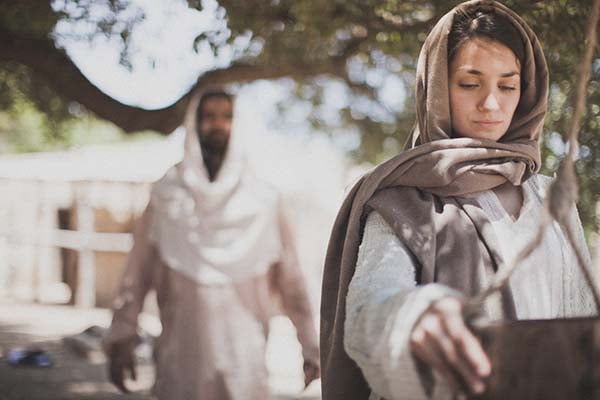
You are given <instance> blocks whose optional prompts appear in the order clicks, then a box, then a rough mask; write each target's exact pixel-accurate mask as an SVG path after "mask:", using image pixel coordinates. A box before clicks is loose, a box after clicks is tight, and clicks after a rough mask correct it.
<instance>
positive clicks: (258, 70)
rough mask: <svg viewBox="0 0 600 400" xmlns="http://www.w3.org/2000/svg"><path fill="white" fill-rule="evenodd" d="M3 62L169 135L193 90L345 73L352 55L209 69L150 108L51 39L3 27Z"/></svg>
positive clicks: (102, 110) (136, 125)
mask: <svg viewBox="0 0 600 400" xmlns="http://www.w3.org/2000/svg"><path fill="white" fill-rule="evenodd" d="M0 36H1V37H2V38H3V40H2V41H0V62H16V63H20V64H22V65H25V66H27V67H28V68H29V69H30V70H31V71H32V72H33V73H34V74H35V75H36V76H37V77H39V78H42V79H43V80H44V81H45V82H47V84H48V85H49V86H50V87H52V88H53V89H54V90H55V91H56V92H57V93H58V94H59V95H60V96H61V97H63V98H65V99H68V100H73V101H76V102H78V103H80V104H82V105H83V106H85V107H86V108H87V109H89V110H90V111H92V112H93V113H94V114H96V115H97V116H98V117H100V118H103V119H106V120H108V121H111V122H113V123H114V124H115V125H117V126H119V127H120V128H121V129H123V130H124V131H125V132H127V133H130V132H135V131H139V130H146V129H149V130H155V131H157V132H160V133H163V134H168V133H170V132H172V131H173V130H174V129H175V128H177V127H178V126H179V125H180V124H181V122H182V121H183V118H184V114H185V110H186V106H187V103H188V101H189V97H190V94H191V93H193V92H197V91H202V90H204V89H205V88H207V87H209V86H218V85H226V84H230V83H234V82H236V83H244V82H251V81H254V80H258V79H279V78H283V77H293V78H302V77H308V76H314V75H323V74H331V75H336V76H343V74H344V70H345V61H346V58H347V55H341V56H339V57H333V58H331V59H330V62H328V63H323V64H318V65H317V64H311V65H298V64H289V65H279V66H278V65H267V66H261V65H252V64H245V63H234V64H232V65H231V66H229V67H227V68H222V69H216V70H212V71H208V72H206V73H205V74H203V75H202V76H200V77H199V78H198V80H197V82H196V84H195V85H194V86H193V87H191V88H190V90H189V91H188V92H187V93H186V94H185V95H183V96H182V97H181V98H180V99H179V100H177V101H176V102H175V103H174V104H172V105H171V106H169V107H165V108H162V109H158V110H146V109H143V108H139V107H133V106H129V105H126V104H123V103H121V102H119V101H117V100H115V99H113V98H111V97H110V96H108V95H106V94H105V93H103V92H102V91H100V90H99V89H98V88H97V87H96V86H94V85H93V84H92V83H91V82H90V81H89V80H88V79H87V78H86V77H85V76H84V75H83V74H82V73H81V71H80V70H79V69H78V68H77V66H76V65H75V64H74V63H73V61H71V59H69V57H68V56H67V55H66V54H65V52H64V51H63V50H60V49H57V48H56V47H55V45H54V42H53V41H51V40H49V39H31V38H24V37H18V36H16V35H15V34H13V33H11V32H7V31H2V30H0Z"/></svg>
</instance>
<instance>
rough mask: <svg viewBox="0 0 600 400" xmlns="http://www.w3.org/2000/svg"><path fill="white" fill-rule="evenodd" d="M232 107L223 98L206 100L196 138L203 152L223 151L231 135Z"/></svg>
mask: <svg viewBox="0 0 600 400" xmlns="http://www.w3.org/2000/svg"><path fill="white" fill-rule="evenodd" d="M232 118H233V106H232V104H231V101H229V100H228V99H226V98H223V97H214V98H209V99H207V100H206V101H205V102H204V104H203V105H202V110H201V114H200V116H199V119H198V137H199V139H200V143H201V145H202V147H203V148H204V149H205V150H208V151H221V152H222V151H225V149H226V148H227V143H228V142H229V136H230V135H231V121H232Z"/></svg>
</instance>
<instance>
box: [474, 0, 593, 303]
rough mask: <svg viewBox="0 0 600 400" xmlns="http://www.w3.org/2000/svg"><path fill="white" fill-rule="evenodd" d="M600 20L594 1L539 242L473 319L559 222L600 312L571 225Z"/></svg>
mask: <svg viewBox="0 0 600 400" xmlns="http://www.w3.org/2000/svg"><path fill="white" fill-rule="evenodd" d="M599 17H600V0H594V4H593V5H592V12H591V13H590V16H589V19H588V22H587V29H586V42H587V43H586V49H585V53H584V57H583V61H582V63H581V64H580V65H579V75H578V79H577V86H576V92H575V109H574V111H573V116H572V119H571V121H570V123H569V131H568V138H569V152H568V153H567V156H566V157H565V159H564V160H563V161H562V163H561V166H560V168H559V171H558V176H557V177H556V179H555V180H554V181H553V182H552V184H551V185H550V188H549V189H548V196H547V198H546V202H545V207H544V211H543V214H542V222H541V223H540V225H539V227H538V231H537V233H536V235H535V238H534V239H533V240H532V242H531V243H529V244H528V245H527V246H525V247H524V248H523V249H522V250H521V252H519V254H518V256H517V257H516V258H515V259H514V260H513V261H512V262H511V263H510V265H509V267H508V268H506V270H505V271H499V272H498V274H497V275H496V277H495V279H494V281H493V282H492V284H491V285H490V286H489V287H488V288H487V289H486V290H484V291H483V292H481V293H480V294H479V295H477V296H475V297H473V298H472V299H470V300H469V301H468V302H467V304H466V306H465V315H473V314H474V313H475V310H476V309H479V308H480V306H481V305H482V304H483V302H484V301H485V299H486V298H487V297H488V296H490V295H491V294H493V293H495V292H497V291H498V290H500V289H501V288H502V287H504V286H505V285H506V284H507V283H508V281H509V279H510V277H511V275H512V274H513V272H514V271H515V269H516V267H517V266H518V265H519V264H520V263H521V262H523V261H524V260H526V259H527V258H528V257H529V256H530V255H531V254H532V253H533V251H534V250H535V249H536V248H537V247H538V246H539V245H540V244H541V243H542V240H543V238H544V235H545V232H546V229H547V228H548V226H549V225H550V223H551V222H552V220H556V221H557V222H558V223H559V224H560V226H561V227H562V228H563V231H564V232H565V234H566V238H567V241H568V242H569V244H570V245H571V247H572V249H573V251H574V253H575V255H576V257H577V264H578V266H579V268H580V269H581V271H582V273H583V275H584V278H585V280H586V282H587V283H588V285H589V287H590V289H591V291H592V295H593V297H594V301H595V303H596V308H597V310H598V311H600V291H599V290H598V288H597V286H596V283H595V281H594V278H593V276H592V273H591V266H589V265H587V262H586V259H585V257H584V256H583V254H582V253H581V250H580V249H579V247H578V246H577V241H576V237H575V234H574V232H573V229H572V227H571V225H570V224H569V218H570V212H571V207H572V204H574V203H575V202H576V201H577V193H578V184H577V176H576V174H575V161H574V160H575V154H576V151H577V150H578V149H579V142H578V139H579V131H580V127H581V118H582V116H583V112H584V109H585V99H586V88H587V85H588V82H589V79H590V71H591V65H592V61H593V56H594V50H595V48H596V40H597V35H596V30H597V27H598V20H599Z"/></svg>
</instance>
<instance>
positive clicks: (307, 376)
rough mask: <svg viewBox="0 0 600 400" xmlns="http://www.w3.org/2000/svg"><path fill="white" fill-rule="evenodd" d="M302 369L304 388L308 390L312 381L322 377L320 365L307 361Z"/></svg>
mask: <svg viewBox="0 0 600 400" xmlns="http://www.w3.org/2000/svg"><path fill="white" fill-rule="evenodd" d="M302 369H303V370H304V388H305V389H306V388H307V387H308V385H310V383H311V382H312V381H314V380H315V379H318V378H319V377H320V376H321V368H320V367H319V364H318V363H315V362H313V361H310V360H305V361H304V365H303V367H302Z"/></svg>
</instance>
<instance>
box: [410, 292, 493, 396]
mask: <svg viewBox="0 0 600 400" xmlns="http://www.w3.org/2000/svg"><path fill="white" fill-rule="evenodd" d="M411 349H412V350H413V352H414V353H415V355H416V356H417V357H419V358H420V359H421V360H422V361H424V362H426V363H428V364H429V365H430V366H432V367H433V368H435V369H436V370H437V371H438V372H439V373H440V374H442V375H443V376H444V377H445V378H446V379H447V380H448V382H449V383H450V385H451V386H452V387H453V388H454V389H455V390H460V391H464V390H465V389H467V390H468V391H470V392H472V393H476V394H479V393H482V392H483V391H484V390H485V382H484V380H485V378H486V377H487V376H488V375H489V374H490V372H491V364H490V361H489V359H488V357H487V355H486V354H485V352H484V351H483V348H482V347H481V344H480V343H479V340H477V338H476V337H475V336H474V335H473V334H472V333H471V331H470V330H469V329H468V328H467V326H466V325H465V323H464V320H463V317H462V305H461V303H460V302H459V301H458V300H457V299H454V298H447V299H442V300H440V301H438V302H436V303H434V304H433V305H432V307H431V308H430V309H429V310H428V311H427V312H426V313H425V314H424V315H423V317H422V318H421V319H420V321H419V323H418V324H417V325H416V326H415V329H414V330H413V334H412V336H411ZM465 384H466V387H465Z"/></svg>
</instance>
